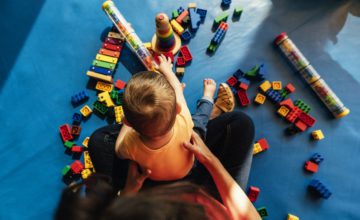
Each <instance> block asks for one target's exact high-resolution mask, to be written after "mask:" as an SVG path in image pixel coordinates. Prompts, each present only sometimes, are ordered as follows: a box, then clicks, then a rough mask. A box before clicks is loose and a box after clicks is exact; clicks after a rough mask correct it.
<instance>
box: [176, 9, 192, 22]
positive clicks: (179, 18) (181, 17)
mask: <svg viewBox="0 0 360 220" xmlns="http://www.w3.org/2000/svg"><path fill="white" fill-rule="evenodd" d="M188 15H189V11H188V10H184V11H183V12H182V13H181V14H180V15H179V16H178V17H177V18H176V19H175V20H176V22H177V23H179V24H182V22H183V19H184V18H185V17H186V16H188Z"/></svg>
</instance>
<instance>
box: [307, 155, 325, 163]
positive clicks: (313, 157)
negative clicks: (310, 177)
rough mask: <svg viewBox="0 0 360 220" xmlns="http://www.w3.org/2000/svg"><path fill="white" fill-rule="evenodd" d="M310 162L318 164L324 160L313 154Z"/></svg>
mask: <svg viewBox="0 0 360 220" xmlns="http://www.w3.org/2000/svg"><path fill="white" fill-rule="evenodd" d="M310 160H311V161H312V162H314V163H316V164H320V163H321V162H322V161H323V160H324V158H323V157H322V156H321V155H320V154H318V153H315V154H314V155H312V157H311V158H310Z"/></svg>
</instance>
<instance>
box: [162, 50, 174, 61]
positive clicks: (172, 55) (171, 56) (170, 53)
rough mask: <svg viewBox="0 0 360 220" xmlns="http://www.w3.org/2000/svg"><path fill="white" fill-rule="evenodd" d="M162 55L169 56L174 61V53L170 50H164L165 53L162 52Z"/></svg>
mask: <svg viewBox="0 0 360 220" xmlns="http://www.w3.org/2000/svg"><path fill="white" fill-rule="evenodd" d="M163 55H164V56H165V57H167V58H168V57H170V59H171V62H172V63H174V54H173V53H172V52H166V53H163Z"/></svg>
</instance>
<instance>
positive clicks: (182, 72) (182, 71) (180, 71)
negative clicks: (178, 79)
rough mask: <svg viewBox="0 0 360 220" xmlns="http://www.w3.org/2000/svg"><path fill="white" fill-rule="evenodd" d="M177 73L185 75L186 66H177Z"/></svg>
mask: <svg viewBox="0 0 360 220" xmlns="http://www.w3.org/2000/svg"><path fill="white" fill-rule="evenodd" d="M175 72H176V75H177V76H183V75H184V74H185V68H184V67H176V71H175Z"/></svg>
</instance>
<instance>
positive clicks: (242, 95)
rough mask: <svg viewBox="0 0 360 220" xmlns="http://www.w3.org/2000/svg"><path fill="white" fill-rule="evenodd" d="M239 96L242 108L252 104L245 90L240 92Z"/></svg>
mask: <svg viewBox="0 0 360 220" xmlns="http://www.w3.org/2000/svg"><path fill="white" fill-rule="evenodd" d="M237 96H238V98H239V101H240V105H241V106H247V105H249V104H250V100H249V98H248V96H247V94H246V91H245V90H242V89H240V90H238V92H237Z"/></svg>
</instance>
